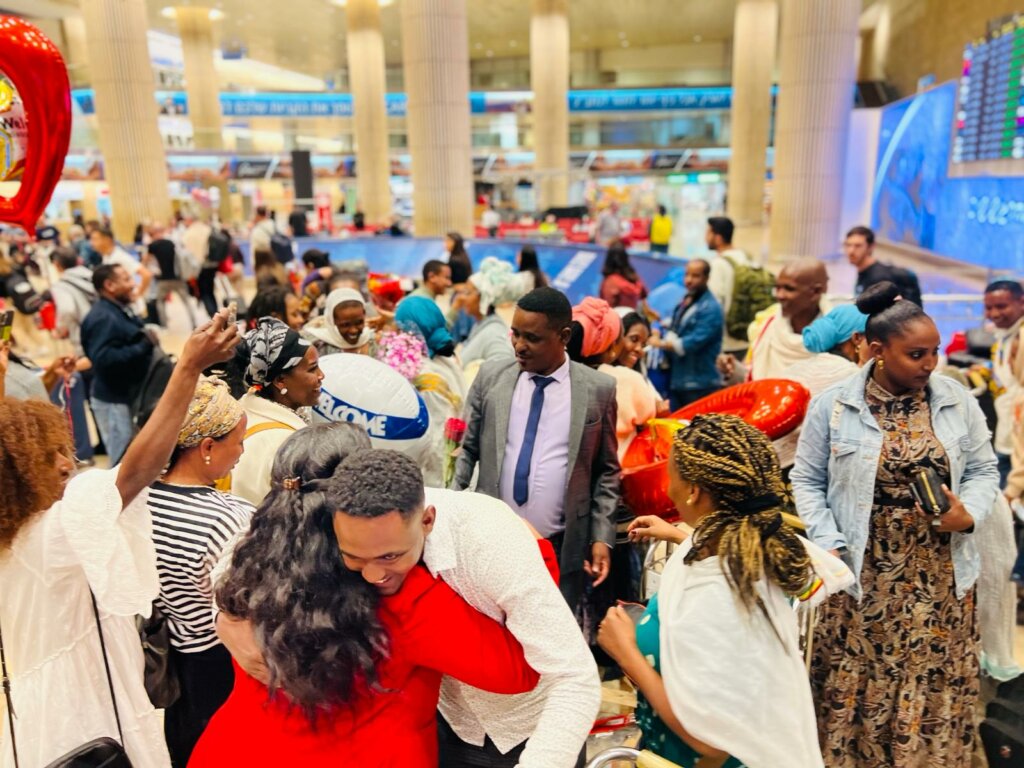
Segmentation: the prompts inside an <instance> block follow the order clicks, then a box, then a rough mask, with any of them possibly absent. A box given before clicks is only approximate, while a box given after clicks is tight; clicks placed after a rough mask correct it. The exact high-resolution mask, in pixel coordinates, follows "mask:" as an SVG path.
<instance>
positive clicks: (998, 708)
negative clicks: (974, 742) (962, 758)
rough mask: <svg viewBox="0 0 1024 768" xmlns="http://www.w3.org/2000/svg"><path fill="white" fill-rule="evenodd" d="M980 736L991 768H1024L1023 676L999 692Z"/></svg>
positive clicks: (989, 709) (992, 703)
mask: <svg viewBox="0 0 1024 768" xmlns="http://www.w3.org/2000/svg"><path fill="white" fill-rule="evenodd" d="M979 732H980V734H981V743H982V745H984V747H985V757H987V758H988V764H989V768H1020V767H1021V766H1024V675H1019V676H1017V677H1015V678H1014V679H1013V680H1007V681H1006V682H1005V683H1002V684H1000V686H999V688H998V689H996V697H995V698H994V699H993V700H992V702H991V703H990V704H989V705H988V707H987V708H986V710H985V721H984V722H983V723H982V724H981V727H980V729H979Z"/></svg>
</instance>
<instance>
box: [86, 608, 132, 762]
mask: <svg viewBox="0 0 1024 768" xmlns="http://www.w3.org/2000/svg"><path fill="white" fill-rule="evenodd" d="M89 597H90V598H91V599H92V615H93V616H95V617H96V632H97V634H98V635H99V636H100V651H102V652H103V669H105V670H106V672H107V686H108V687H109V688H110V702H111V703H112V704H113V705H114V720H115V721H116V722H117V735H118V736H120V737H121V746H122V747H124V748H125V749H127V748H128V747H127V745H126V744H125V742H124V733H122V732H121V716H120V715H119V714H118V713H117V696H116V695H114V679H113V678H112V677H111V676H110V662H109V661H107V644H106V643H105V642H104V640H103V625H102V624H100V609H99V608H97V607H96V595H95V594H93V591H92V590H91V589H90V590H89Z"/></svg>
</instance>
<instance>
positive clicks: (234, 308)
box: [228, 301, 238, 325]
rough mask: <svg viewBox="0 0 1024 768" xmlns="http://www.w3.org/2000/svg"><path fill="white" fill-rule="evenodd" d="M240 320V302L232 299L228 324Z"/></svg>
mask: <svg viewBox="0 0 1024 768" xmlns="http://www.w3.org/2000/svg"><path fill="white" fill-rule="evenodd" d="M237 322H238V302H237V301H232V302H231V303H230V304H228V325H234V324H235V323H237Z"/></svg>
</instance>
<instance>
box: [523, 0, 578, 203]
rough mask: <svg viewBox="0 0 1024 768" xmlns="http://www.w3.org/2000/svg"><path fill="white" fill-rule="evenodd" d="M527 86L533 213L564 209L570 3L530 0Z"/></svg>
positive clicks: (566, 197)
mask: <svg viewBox="0 0 1024 768" xmlns="http://www.w3.org/2000/svg"><path fill="white" fill-rule="evenodd" d="M530 84H531V87H532V88H533V149H534V153H535V160H534V169H535V179H536V182H535V183H536V188H537V208H538V209H539V210H544V209H546V208H550V207H552V206H562V205H566V204H567V203H568V196H569V102H568V96H569V1H568V0H533V3H532V8H531V13H530Z"/></svg>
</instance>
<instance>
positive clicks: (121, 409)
mask: <svg viewBox="0 0 1024 768" xmlns="http://www.w3.org/2000/svg"><path fill="white" fill-rule="evenodd" d="M92 415H93V416H95V417H96V427H97V428H98V429H99V431H100V437H102V438H103V444H104V445H105V446H106V447H107V456H109V457H110V466H112V467H113V466H116V465H117V464H118V463H119V462H120V461H121V457H123V456H124V452H125V450H126V449H127V448H128V443H130V442H131V441H132V437H134V436H135V425H134V424H133V423H132V412H131V408H129V407H128V404H127V403H105V402H103V401H102V400H97V399H96V398H95V397H94V398H93V399H92Z"/></svg>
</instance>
